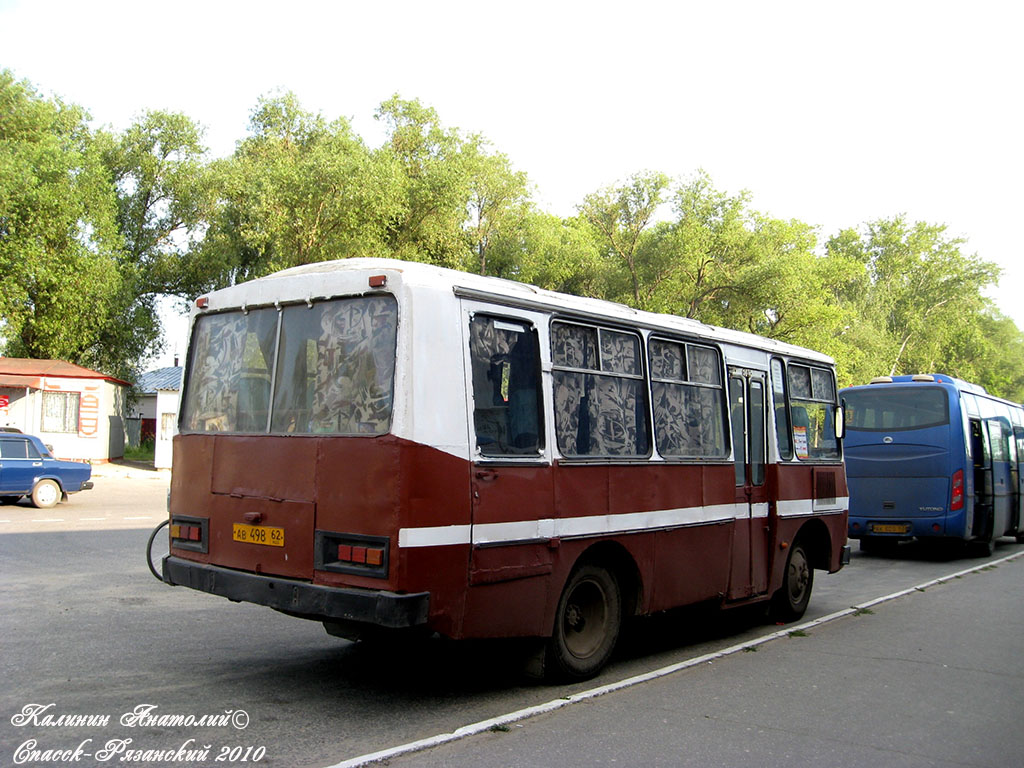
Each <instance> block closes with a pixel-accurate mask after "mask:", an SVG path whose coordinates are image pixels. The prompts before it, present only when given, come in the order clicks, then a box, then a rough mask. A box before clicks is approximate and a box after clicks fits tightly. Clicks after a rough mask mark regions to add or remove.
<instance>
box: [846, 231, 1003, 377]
mask: <svg viewBox="0 0 1024 768" xmlns="http://www.w3.org/2000/svg"><path fill="white" fill-rule="evenodd" d="M945 231H946V227H945V226H942V225H936V224H928V223H926V222H915V223H914V224H909V223H908V222H907V221H906V218H905V217H904V216H896V217H893V218H890V219H881V220H878V221H875V222H870V223H868V224H867V225H866V227H865V229H864V231H863V232H862V233H858V232H855V231H850V230H847V231H844V232H841V233H839V234H838V235H837V236H836V237H834V238H832V239H831V240H830V241H829V243H828V245H827V248H828V250H829V251H830V252H831V253H833V254H836V255H838V256H841V257H843V258H846V259H852V260H855V261H859V262H860V263H862V264H863V265H864V267H865V270H866V274H867V281H866V283H865V284H864V285H863V287H864V290H863V291H862V292H861V293H860V294H859V295H856V296H848V297H847V300H848V301H850V302H851V303H852V304H853V306H855V307H856V309H857V314H858V316H859V317H860V318H862V319H864V320H865V321H867V322H869V323H871V325H872V326H873V330H874V332H876V333H881V334H884V336H885V337H886V341H887V343H886V345H885V346H886V350H885V354H884V356H882V357H879V358H877V359H876V360H875V365H877V366H878V367H879V368H881V370H878V371H876V375H877V374H882V373H885V374H890V375H893V374H897V373H920V372H930V371H936V370H938V369H940V368H944V369H945V370H944V372H946V373H952V374H953V375H959V374H958V373H957V370H958V369H959V368H961V367H963V368H964V369H965V370H970V357H971V355H972V353H970V352H969V351H966V350H965V352H966V355H964V356H961V357H959V358H955V357H953V356H951V355H950V354H949V353H950V351H951V350H952V349H955V348H956V345H955V344H954V343H953V342H954V340H955V339H956V338H958V337H960V338H964V337H965V334H966V336H969V335H970V334H967V329H968V328H970V327H971V326H977V325H978V324H979V323H980V322H981V317H982V314H983V313H985V312H987V311H988V309H989V306H990V305H989V301H988V300H987V299H986V298H985V297H984V293H983V292H984V290H985V288H986V287H988V286H990V285H992V284H993V283H994V282H995V281H996V280H997V279H998V275H999V270H998V268H997V267H996V266H995V265H994V264H992V263H990V262H986V261H983V260H982V259H980V258H979V257H978V256H977V255H965V254H964V253H962V251H961V247H962V246H963V245H964V241H963V240H962V239H959V238H950V237H948V236H947V235H946V232H945Z"/></svg>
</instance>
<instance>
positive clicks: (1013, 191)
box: [0, 0, 1024, 364]
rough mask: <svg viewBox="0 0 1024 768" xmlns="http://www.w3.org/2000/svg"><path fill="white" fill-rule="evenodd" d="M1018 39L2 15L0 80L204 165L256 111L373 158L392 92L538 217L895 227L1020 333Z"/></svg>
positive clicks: (307, 16)
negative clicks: (654, 205) (648, 173)
mask: <svg viewBox="0 0 1024 768" xmlns="http://www.w3.org/2000/svg"><path fill="white" fill-rule="evenodd" d="M1022 22H1024V4H1021V3H1018V2H1004V1H1000V2H990V1H989V0H972V2H970V3H966V2H956V3H953V2H944V1H941V0H940V1H937V2H936V1H932V2H917V1H914V2H899V0H886V1H884V2H874V1H873V0H860V2H857V3H852V2H847V3H838V2H828V1H827V0H816V1H814V2H789V1H787V2H771V1H770V0H761V1H760V2H726V1H720V2H707V1H706V0H705V1H704V2H681V1H680V2H649V1H648V0H630V2H622V0H620V1H619V2H615V3H612V2H603V0H589V2H558V0H547V2H534V1H533V0H515V1H514V2H507V3H502V4H497V3H487V2H485V1H481V0H476V2H461V1H460V2H449V1H447V0H432V1H431V0H427V1H423V0H421V1H419V2H405V1H402V2H396V1H389V0H369V1H367V0H360V2H331V3H328V2H311V1H309V0H288V2H276V3H272V2H264V1H263V0H247V1H245V2H236V1H235V0H203V2H197V1H196V0H173V2H168V1H166V0H163V1H161V2H153V1H150V2H145V1H143V0H135V1H129V0H125V1H123V2H122V1H113V0H111V1H105V0H88V1H82V0H69V1H67V2H65V1H57V0H0V30H2V37H0V39H2V41H3V43H2V46H0V68H9V69H11V70H13V71H14V73H15V75H16V76H18V77H19V78H24V79H28V80H30V81H32V82H33V83H34V84H35V85H36V86H37V87H38V88H39V89H40V90H41V91H42V92H44V93H45V94H47V95H57V96H60V97H61V98H63V99H64V100H66V101H71V102H74V103H78V104H81V105H82V106H84V107H86V108H87V109H88V110H89V111H90V113H91V114H92V116H93V118H94V120H95V121H96V123H97V125H108V126H110V127H112V128H114V129H121V128H124V127H125V126H127V125H128V124H129V123H130V122H131V121H132V119H133V118H134V117H136V116H138V115H139V114H140V113H141V112H143V111H144V110H149V109H165V110H174V111H181V112H184V113H186V114H187V115H189V116H190V117H192V118H193V119H195V120H197V121H198V122H199V123H201V124H202V125H203V126H205V128H206V140H207V144H208V146H209V147H210V149H211V150H212V152H213V153H214V154H215V155H218V156H220V155H227V154H230V152H231V151H232V150H233V148H234V143H235V141H237V140H238V139H240V138H242V137H243V136H244V135H245V132H246V128H247V125H248V119H249V113H250V111H251V110H252V108H253V107H254V106H255V104H256V101H257V99H258V98H259V97H260V96H262V95H267V94H270V93H272V92H274V91H275V90H291V91H294V92H295V93H296V94H297V95H298V96H299V98H300V100H301V102H302V104H303V106H304V107H305V108H306V109H308V110H312V111H319V112H321V113H322V114H323V115H324V116H325V117H326V118H328V119H334V118H336V117H339V116H344V117H347V118H349V119H350V120H351V121H352V124H353V126H354V127H355V129H356V131H357V132H358V133H359V134H360V135H362V136H363V138H364V139H366V140H367V141H368V142H369V143H370V144H372V145H377V144H379V143H380V140H381V132H380V129H379V126H378V125H377V124H376V123H375V121H374V119H373V113H374V111H375V109H376V107H377V106H378V105H379V104H380V103H381V102H382V101H384V100H386V99H387V98H389V97H390V96H391V95H392V94H394V93H398V94H400V95H401V96H402V97H403V98H410V99H411V98H417V99H420V100H421V101H422V102H424V103H425V104H428V105H430V106H432V107H434V108H435V109H436V110H437V111H438V113H439V115H440V117H441V120H442V121H443V122H444V123H445V124H446V125H448V126H450V127H458V128H460V129H462V130H463V131H466V132H477V133H481V134H483V135H484V136H485V137H487V138H488V139H489V140H490V141H491V142H492V143H493V145H494V148H495V149H497V150H498V151H501V152H503V153H505V154H506V155H508V156H509V158H510V159H511V160H512V162H513V164H514V165H515V166H516V167H517V169H519V170H522V171H525V172H526V173H527V174H528V176H529V177H530V179H531V181H532V182H533V183H534V185H535V186H536V195H535V197H536V200H537V201H538V203H539V204H540V205H541V206H542V207H543V208H544V209H546V210H548V211H550V212H552V213H556V214H559V215H569V214H571V213H573V211H574V209H575V206H576V205H577V204H579V203H580V202H581V201H582V199H583V197H584V196H585V195H586V194H588V193H590V192H593V191H595V190H596V189H598V188H600V187H603V186H607V185H610V184H614V183H616V182H617V181H620V180H622V179H624V178H626V177H627V176H629V175H630V174H633V173H635V172H637V171H641V170H657V171H661V172H664V173H666V174H668V175H670V176H673V177H680V178H687V177H689V176H691V175H692V174H693V173H694V172H695V171H696V170H697V169H701V168H702V169H704V170H705V171H707V172H708V173H709V174H710V175H711V178H712V180H713V182H714V184H715V186H716V187H717V188H718V189H720V190H723V191H726V192H729V193H731V194H735V193H738V192H740V191H741V190H744V189H745V190H748V191H749V192H750V193H751V195H752V206H753V207H754V208H755V209H756V210H759V211H762V212H764V213H767V214H769V215H771V216H774V217H777V218H785V219H790V218H794V219H799V220H801V221H805V222H807V223H809V224H812V225H816V226H818V227H819V228H820V240H822V241H823V240H824V239H826V238H827V237H828V236H830V235H832V234H834V233H835V232H837V231H838V230H839V229H842V228H845V227H857V226H859V225H861V224H862V223H864V222H866V221H870V220H874V219H878V218H882V217H890V216H894V215H897V214H900V213H904V214H906V215H907V216H908V218H909V219H910V220H912V221H916V220H920V221H927V222H929V223H935V224H945V225H947V226H948V232H949V234H950V235H951V236H957V237H963V238H965V239H966V240H967V241H968V242H967V245H966V246H965V248H964V250H965V251H966V252H968V253H978V254H979V255H980V256H981V257H982V258H984V259H987V260H990V261H995V262H997V263H998V264H999V265H1000V266H1001V267H1002V268H1003V270H1004V275H1003V278H1002V281H1001V284H1000V289H999V291H998V292H996V293H995V294H994V297H995V299H996V301H997V304H998V306H999V308H1000V309H1001V310H1002V311H1003V312H1004V313H1005V314H1007V315H1009V316H1010V317H1012V318H1013V319H1014V320H1015V321H1016V323H1017V325H1018V327H1020V328H1021V329H1024V265H1022V262H1021V256H1022V251H1024V248H1022V246H1021V234H1020V230H1021V224H1022V217H1021V211H1022V208H1024V194H1022V192H1021V185H1022V183H1024V147H1022V139H1024V126H1022V114H1024V108H1022V98H1024V83H1022V80H1024V45H1022V44H1021V40H1020V37H1021V31H1022V29H1024V24H1022ZM182 344H183V343H182V342H180V341H177V340H176V339H175V338H172V339H171V346H172V347H173V346H179V347H180V346H182ZM173 352H174V349H173V348H171V349H169V350H168V353H167V355H165V356H164V357H162V358H161V362H160V363H159V364H164V362H163V361H165V360H166V359H168V358H169V356H170V355H171V354H173ZM166 364H169V363H166Z"/></svg>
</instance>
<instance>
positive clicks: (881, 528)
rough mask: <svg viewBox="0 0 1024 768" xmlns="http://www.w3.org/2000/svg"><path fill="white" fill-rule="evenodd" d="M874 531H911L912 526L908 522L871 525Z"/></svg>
mask: <svg viewBox="0 0 1024 768" xmlns="http://www.w3.org/2000/svg"><path fill="white" fill-rule="evenodd" d="M871 532H872V533H910V526H909V525H907V524H906V523H903V524H902V525H873V526H871Z"/></svg>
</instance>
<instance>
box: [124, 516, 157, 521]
mask: <svg viewBox="0 0 1024 768" xmlns="http://www.w3.org/2000/svg"><path fill="white" fill-rule="evenodd" d="M121 519H122V520H159V519H161V518H158V517H156V516H155V515H136V516H135V517H122V518H121Z"/></svg>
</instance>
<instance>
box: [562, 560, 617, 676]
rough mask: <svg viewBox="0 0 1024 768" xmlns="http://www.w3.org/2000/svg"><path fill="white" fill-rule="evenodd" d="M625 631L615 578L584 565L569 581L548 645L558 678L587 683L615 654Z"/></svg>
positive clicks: (595, 567)
mask: <svg viewBox="0 0 1024 768" xmlns="http://www.w3.org/2000/svg"><path fill="white" fill-rule="evenodd" d="M621 627H622V596H621V593H620V591H619V582H618V580H616V578H615V575H614V574H613V573H611V572H610V571H608V570H606V569H605V568H602V567H600V566H597V565H584V566H581V567H579V568H577V569H576V570H575V571H573V573H572V575H571V576H570V577H569V581H568V583H566V585H565V589H564V590H563V591H562V596H561V598H560V599H559V601H558V610H557V612H556V613H555V626H554V631H553V633H552V636H551V640H550V641H549V643H548V662H549V664H548V669H549V670H550V672H551V673H552V675H553V676H554V677H559V678H563V679H570V680H583V679H586V678H588V677H593V676H594V675H596V674H597V673H598V672H599V671H600V670H601V668H602V667H603V666H604V665H605V664H606V663H607V662H608V659H609V658H610V657H611V655H612V651H613V650H615V643H616V642H617V641H618V639H619V630H620V628H621Z"/></svg>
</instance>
